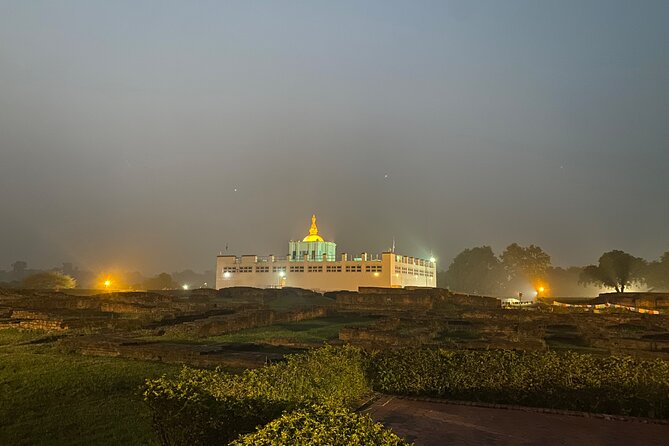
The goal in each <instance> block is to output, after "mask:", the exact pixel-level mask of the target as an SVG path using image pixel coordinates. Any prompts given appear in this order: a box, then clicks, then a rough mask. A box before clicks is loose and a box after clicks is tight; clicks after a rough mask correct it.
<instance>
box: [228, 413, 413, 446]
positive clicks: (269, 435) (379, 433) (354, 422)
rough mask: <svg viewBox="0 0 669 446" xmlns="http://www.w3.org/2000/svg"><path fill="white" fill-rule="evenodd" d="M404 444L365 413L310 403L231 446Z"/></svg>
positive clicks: (378, 445) (385, 445)
mask: <svg viewBox="0 0 669 446" xmlns="http://www.w3.org/2000/svg"><path fill="white" fill-rule="evenodd" d="M406 444H407V443H406V442H405V441H403V440H402V439H401V438H399V437H398V436H397V435H395V434H393V433H392V432H391V431H389V430H386V429H384V428H383V425H381V424H380V423H375V422H374V421H372V419H371V418H369V416H367V415H360V414H356V413H353V412H351V411H349V410H347V409H345V408H342V407H331V406H323V405H312V406H310V407H307V408H302V409H298V410H296V411H294V412H290V413H287V414H284V415H283V416H282V417H280V418H278V419H276V420H274V421H272V422H270V423H269V424H267V425H265V426H263V427H261V428H259V429H258V430H257V431H256V432H254V433H252V434H247V435H244V436H242V437H240V438H239V439H237V440H236V441H234V442H232V443H231V446H247V445H248V446H251V445H253V446H283V445H310V446H312V445H313V446H349V445H369V446H398V445H406Z"/></svg>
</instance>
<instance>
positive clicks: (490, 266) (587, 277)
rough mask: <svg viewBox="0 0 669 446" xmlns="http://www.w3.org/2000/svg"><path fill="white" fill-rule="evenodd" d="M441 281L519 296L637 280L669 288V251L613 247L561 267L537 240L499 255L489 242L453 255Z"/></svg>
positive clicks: (624, 286)
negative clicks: (592, 259) (648, 256)
mask: <svg viewBox="0 0 669 446" xmlns="http://www.w3.org/2000/svg"><path fill="white" fill-rule="evenodd" d="M438 285H439V286H443V287H447V288H449V289H451V290H453V291H459V292H465V293H471V294H481V295H493V296H517V295H518V294H519V293H522V292H523V290H532V292H534V293H536V294H537V295H539V296H549V295H552V296H579V295H583V294H593V293H597V292H600V291H601V290H602V289H609V290H615V291H616V292H620V293H623V292H625V290H628V289H629V287H630V286H634V285H636V286H639V287H643V288H645V289H647V290H648V291H668V290H669V251H667V252H665V253H664V255H662V257H661V258H660V259H658V260H654V261H647V260H645V259H643V258H640V257H635V256H633V255H631V254H629V253H626V252H624V251H620V250H613V251H608V252H605V253H603V254H602V255H601V256H600V257H599V260H598V261H597V263H596V264H592V265H587V266H583V267H578V266H573V267H568V268H561V267H555V266H552V265H551V257H550V255H548V254H547V253H546V252H545V251H544V250H543V249H542V248H541V247H539V246H536V245H529V246H521V245H519V244H517V243H512V244H511V245H509V246H507V247H506V249H504V251H503V252H502V253H501V254H500V255H496V254H495V253H494V252H493V250H492V248H491V247H490V246H477V247H474V248H468V249H465V250H464V251H462V252H461V253H459V254H458V255H457V256H455V258H454V259H453V261H452V262H451V264H450V265H449V267H448V270H446V271H443V272H440V274H439V277H438ZM584 287H586V288H587V290H586V289H584Z"/></svg>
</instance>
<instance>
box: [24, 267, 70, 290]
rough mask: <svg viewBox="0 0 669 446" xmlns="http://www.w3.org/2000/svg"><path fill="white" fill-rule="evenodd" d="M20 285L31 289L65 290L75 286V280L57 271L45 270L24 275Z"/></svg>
mask: <svg viewBox="0 0 669 446" xmlns="http://www.w3.org/2000/svg"><path fill="white" fill-rule="evenodd" d="M22 286H23V288H28V289H31V290H67V289H70V288H74V287H76V286H77V281H76V280H74V278H73V277H71V276H68V275H66V274H63V273H59V272H57V271H46V272H41V273H35V274H32V275H30V276H28V277H26V278H25V279H23V282H22Z"/></svg>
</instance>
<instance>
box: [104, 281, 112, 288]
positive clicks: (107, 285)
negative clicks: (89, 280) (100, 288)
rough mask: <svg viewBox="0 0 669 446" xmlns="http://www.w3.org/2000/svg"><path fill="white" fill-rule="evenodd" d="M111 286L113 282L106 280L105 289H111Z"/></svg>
mask: <svg viewBox="0 0 669 446" xmlns="http://www.w3.org/2000/svg"><path fill="white" fill-rule="evenodd" d="M109 285H111V280H105V287H106V288H109Z"/></svg>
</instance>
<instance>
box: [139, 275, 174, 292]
mask: <svg viewBox="0 0 669 446" xmlns="http://www.w3.org/2000/svg"><path fill="white" fill-rule="evenodd" d="M176 286H177V284H176V283H175V282H174V280H172V276H170V275H169V274H167V273H160V274H158V275H157V276H156V277H152V278H150V279H146V280H145V281H144V288H146V289H147V290H165V289H173V288H176Z"/></svg>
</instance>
